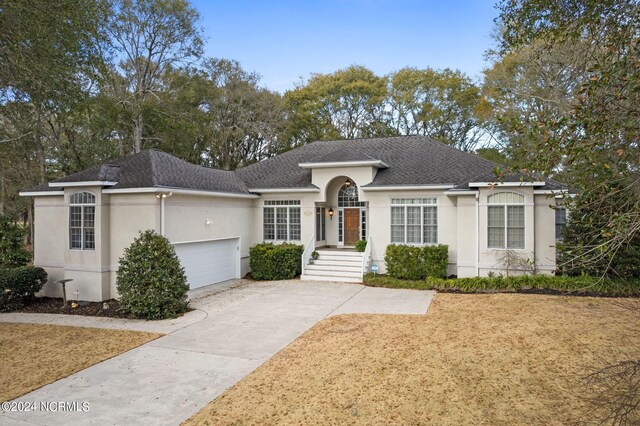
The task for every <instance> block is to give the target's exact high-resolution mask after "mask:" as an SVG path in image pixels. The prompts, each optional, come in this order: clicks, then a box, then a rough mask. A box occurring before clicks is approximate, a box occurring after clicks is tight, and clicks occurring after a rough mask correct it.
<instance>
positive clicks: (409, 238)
mask: <svg viewBox="0 0 640 426" xmlns="http://www.w3.org/2000/svg"><path fill="white" fill-rule="evenodd" d="M437 204H438V200H437V199H436V198H393V199H391V242H392V243H396V244H437V243H438V205H437Z"/></svg>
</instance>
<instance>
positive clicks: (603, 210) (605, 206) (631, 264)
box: [559, 170, 640, 279]
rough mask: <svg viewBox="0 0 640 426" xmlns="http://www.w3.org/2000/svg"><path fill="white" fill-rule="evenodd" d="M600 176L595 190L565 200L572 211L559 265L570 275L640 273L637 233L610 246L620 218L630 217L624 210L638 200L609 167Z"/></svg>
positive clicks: (631, 276) (639, 236)
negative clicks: (626, 240) (627, 239)
mask: <svg viewBox="0 0 640 426" xmlns="http://www.w3.org/2000/svg"><path fill="white" fill-rule="evenodd" d="M599 178H600V179H605V180H606V181H605V183H604V184H602V185H597V186H596V189H597V190H596V191H587V192H586V194H585V195H583V196H580V197H576V198H575V199H573V200H568V201H567V207H568V208H569V209H570V212H571V215H570V217H569V220H568V222H567V226H566V228H565V230H564V232H563V240H562V242H561V243H560V244H559V248H560V262H559V266H560V268H561V270H563V271H564V272H566V273H568V274H573V275H580V274H587V275H592V276H605V275H609V276H614V277H617V278H623V279H627V278H634V277H635V278H637V277H640V234H636V235H635V237H633V239H632V240H631V241H630V242H629V244H625V245H622V246H619V247H618V248H617V249H615V250H610V249H609V245H610V244H611V241H610V239H611V237H612V236H613V235H614V234H615V233H616V232H618V230H617V229H616V227H618V226H620V224H619V223H620V221H626V220H629V219H628V215H627V214H628V211H629V210H631V209H633V208H634V205H635V203H636V202H637V200H636V194H635V193H634V191H633V189H632V188H630V187H629V186H627V185H626V182H625V180H624V179H618V178H616V176H615V175H614V173H611V172H610V171H608V170H605V171H604V172H603V173H602V175H601V176H599ZM600 191H604V192H606V193H605V194H600V193H599V192H600ZM629 225H631V226H633V225H632V224H629ZM594 229H597V230H598V232H594V231H593V230H594Z"/></svg>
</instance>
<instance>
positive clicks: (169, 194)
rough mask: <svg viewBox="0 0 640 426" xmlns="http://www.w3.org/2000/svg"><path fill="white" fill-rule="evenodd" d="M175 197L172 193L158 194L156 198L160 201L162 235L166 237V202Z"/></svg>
mask: <svg viewBox="0 0 640 426" xmlns="http://www.w3.org/2000/svg"><path fill="white" fill-rule="evenodd" d="M172 195H173V193H172V192H158V193H157V194H156V197H157V198H159V199H160V235H162V236H163V237H164V236H165V235H164V234H165V216H166V215H165V209H164V204H165V203H164V201H165V199H166V198H169V197H171V196H172Z"/></svg>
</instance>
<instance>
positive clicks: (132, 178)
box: [28, 136, 566, 194]
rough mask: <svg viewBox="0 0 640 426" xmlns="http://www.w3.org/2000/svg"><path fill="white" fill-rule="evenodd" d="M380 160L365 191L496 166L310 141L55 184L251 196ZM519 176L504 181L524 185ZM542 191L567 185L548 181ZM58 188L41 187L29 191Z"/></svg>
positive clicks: (399, 144) (463, 156) (465, 157)
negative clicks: (226, 165) (342, 165)
mask: <svg viewBox="0 0 640 426" xmlns="http://www.w3.org/2000/svg"><path fill="white" fill-rule="evenodd" d="M373 160H378V161H383V162H384V163H386V164H387V165H388V168H382V169H380V170H379V171H378V173H377V174H376V177H375V179H374V180H373V182H371V183H370V184H368V185H367V186H369V187H382V186H396V185H397V186H405V185H438V184H440V185H442V184H451V185H455V186H456V188H457V189H465V188H468V184H469V182H474V181H475V182H477V181H494V180H495V175H494V173H493V172H494V169H495V168H496V164H494V163H492V162H490V161H487V160H485V159H483V158H480V157H478V156H477V155H475V154H470V153H467V152H463V151H460V150H457V149H455V148H453V147H451V146H448V145H444V144H442V143H440V142H436V141H434V140H433V139H431V138H429V137H426V136H397V137H385V138H372V139H353V140H332V141H318V142H313V143H310V144H307V145H304V146H301V147H299V148H295V149H292V150H291V151H287V152H285V153H283V154H280V155H277V156H275V157H271V158H268V159H266V160H263V161H261V162H259V163H256V164H252V165H250V166H247V167H244V168H241V169H238V170H236V171H235V172H232V171H225V170H218V169H212V168H208V167H202V166H197V165H194V164H191V163H188V162H186V161H183V160H180V159H178V158H176V157H174V156H172V155H169V154H166V153H164V152H162V151H158V150H146V151H142V152H140V153H138V154H134V155H130V156H127V157H123V158H121V159H119V160H116V161H112V162H110V163H108V164H103V165H101V166H96V167H93V168H91V169H88V170H85V171H82V172H79V173H75V174H72V175H69V176H66V177H63V178H60V179H58V180H55V181H54V182H82V181H109V182H117V183H116V185H114V186H112V188H114V189H125V188H150V187H156V188H183V189H193V190H202V191H212V192H227V193H237V194H249V190H248V188H253V189H261V188H269V189H272V188H294V189H295V188H315V187H314V186H313V185H312V184H311V170H310V169H303V168H302V167H300V166H299V165H298V164H299V163H322V162H339V161H345V162H351V161H373ZM526 180H527V177H526V176H524V175H521V174H518V173H515V174H509V175H507V176H506V177H505V178H504V181H505V182H519V181H526ZM546 182H548V183H547V185H546V186H545V188H546V189H562V188H566V186H564V185H562V184H560V183H558V182H556V181H552V180H546ZM51 189H57V188H51V187H46V188H45V187H43V186H39V187H36V188H32V189H30V190H28V191H45V190H51Z"/></svg>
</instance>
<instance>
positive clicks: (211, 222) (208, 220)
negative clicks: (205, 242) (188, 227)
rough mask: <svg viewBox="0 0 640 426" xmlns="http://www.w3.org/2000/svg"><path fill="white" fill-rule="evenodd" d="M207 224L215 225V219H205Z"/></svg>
mask: <svg viewBox="0 0 640 426" xmlns="http://www.w3.org/2000/svg"><path fill="white" fill-rule="evenodd" d="M204 224H205V225H213V221H212V220H211V219H207V220H205V221H204Z"/></svg>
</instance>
